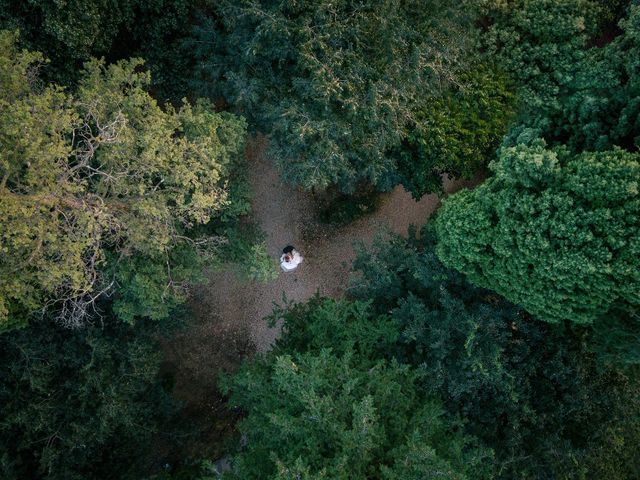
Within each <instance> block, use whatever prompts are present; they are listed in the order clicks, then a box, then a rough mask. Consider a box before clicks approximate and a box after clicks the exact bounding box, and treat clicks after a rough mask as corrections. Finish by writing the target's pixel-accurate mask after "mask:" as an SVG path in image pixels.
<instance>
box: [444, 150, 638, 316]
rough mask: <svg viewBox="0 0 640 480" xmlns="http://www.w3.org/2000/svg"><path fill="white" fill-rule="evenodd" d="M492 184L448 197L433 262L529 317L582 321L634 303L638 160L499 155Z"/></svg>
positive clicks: (607, 155)
mask: <svg viewBox="0 0 640 480" xmlns="http://www.w3.org/2000/svg"><path fill="white" fill-rule="evenodd" d="M490 168H491V169H492V170H493V172H494V173H495V176H494V177H492V178H490V179H489V180H487V181H486V182H485V183H484V184H483V185H481V186H480V187H478V188H477V189H474V190H467V191H463V192H460V193H458V194H456V195H454V196H452V197H451V198H449V199H448V200H447V201H446V202H445V204H444V206H443V208H442V210H441V211H440V212H439V215H438V218H437V219H436V228H437V232H438V239H439V243H438V250H437V251H438V256H439V257H440V258H441V259H442V261H443V262H444V263H445V264H446V265H448V266H450V267H453V268H455V269H457V270H459V271H461V272H463V273H464V274H466V275H467V276H468V278H469V280H470V281H471V282H473V283H475V284H477V285H480V286H483V287H486V288H491V289H493V290H495V291H496V292H498V293H499V294H501V295H504V296H505V298H507V299H509V300H511V301H513V302H514V303H517V304H518V305H522V306H523V307H524V308H525V309H527V311H529V312H530V313H532V314H533V315H536V316H537V317H539V318H541V319H543V320H546V321H549V322H559V321H562V320H570V321H572V322H576V323H579V324H584V323H591V322H593V321H594V320H595V319H596V318H598V317H599V316H602V315H604V314H605V313H606V312H607V311H609V310H610V309H611V308H613V307H621V308H624V307H625V306H630V307H633V306H636V307H637V306H638V305H639V304H640V297H639V296H638V292H640V263H639V260H638V259H639V258H640V256H639V255H640V235H639V230H638V228H639V225H640V221H639V215H640V197H639V190H638V179H640V157H639V156H638V155H637V154H630V153H626V152H624V151H622V150H620V149H615V150H612V151H608V152H601V153H591V152H585V153H583V154H579V155H572V154H571V153H569V152H568V151H567V150H566V149H563V148H556V149H553V150H548V149H546V148H545V145H544V142H542V141H533V142H532V144H531V145H528V146H527V145H524V144H520V145H517V146H515V147H510V148H503V149H502V150H501V152H500V155H499V159H498V161H496V162H494V163H492V164H491V165H490Z"/></svg>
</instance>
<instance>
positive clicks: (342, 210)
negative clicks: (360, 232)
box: [318, 188, 381, 226]
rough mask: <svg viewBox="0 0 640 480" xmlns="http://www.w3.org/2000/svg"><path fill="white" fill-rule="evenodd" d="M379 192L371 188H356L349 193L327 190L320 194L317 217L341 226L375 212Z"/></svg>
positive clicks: (324, 221)
mask: <svg viewBox="0 0 640 480" xmlns="http://www.w3.org/2000/svg"><path fill="white" fill-rule="evenodd" d="M380 201H381V198H380V194H379V192H376V191H375V190H373V189H371V188H361V189H357V190H355V191H354V192H353V194H351V195H346V194H343V193H339V192H335V191H331V190H328V191H326V192H324V194H323V195H322V196H321V200H320V201H319V206H318V209H319V211H318V219H319V220H320V221H321V222H322V223H326V224H329V225H334V226H342V225H347V224H349V223H352V222H354V221H356V220H358V219H359V218H362V217H363V216H365V215H368V214H370V213H373V212H375V211H376V210H377V209H378V207H379V206H380Z"/></svg>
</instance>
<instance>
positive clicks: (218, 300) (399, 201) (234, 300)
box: [194, 137, 463, 351]
mask: <svg viewBox="0 0 640 480" xmlns="http://www.w3.org/2000/svg"><path fill="white" fill-rule="evenodd" d="M264 147H265V140H264V138H263V137H258V138H257V139H255V140H253V142H252V144H250V147H249V150H248V152H249V155H248V156H249V160H250V181H251V186H252V188H253V192H254V198H253V212H254V220H255V221H256V222H257V223H258V224H259V225H260V227H261V228H262V230H263V231H264V232H265V233H266V235H267V238H266V241H267V249H268V252H269V254H271V255H273V256H274V257H279V256H280V253H281V250H282V248H283V247H284V246H285V245H288V244H291V245H294V246H296V248H297V249H298V250H299V251H300V252H301V253H302V255H303V256H304V258H305V260H304V262H303V263H302V264H301V265H300V266H299V267H298V268H297V269H296V270H295V271H293V272H291V273H286V274H285V273H282V272H281V273H280V274H279V276H278V278H277V279H276V280H274V281H271V282H269V283H266V284H264V283H262V284H261V283H256V282H246V281H242V280H240V279H238V278H237V277H236V275H235V274H234V272H233V271H231V270H228V271H223V272H219V273H215V274H212V275H211V276H210V283H209V284H208V285H207V286H205V287H203V288H201V289H199V291H197V292H196V293H195V296H194V297H195V298H197V299H198V301H200V300H202V299H206V303H207V304H208V305H209V306H210V307H209V308H208V309H207V310H208V311H209V312H212V313H213V312H215V316H216V317H217V321H222V322H223V323H224V324H226V325H227V328H233V326H234V325H235V326H238V327H240V328H242V329H243V330H246V331H247V333H248V335H249V337H250V339H251V341H252V342H253V343H254V344H255V345H256V347H257V349H258V351H266V350H268V349H269V347H270V345H271V344H272V342H273V341H274V340H275V338H276V337H277V335H278V333H279V328H278V326H276V328H268V326H267V324H266V322H265V321H263V318H264V317H265V316H267V315H269V313H271V311H272V309H273V303H274V302H281V300H282V295H283V293H285V294H286V297H287V299H289V300H293V301H296V302H302V301H305V300H307V299H309V298H310V297H312V296H313V295H314V294H315V293H316V291H318V292H320V294H321V295H324V296H331V297H340V296H342V295H343V294H344V291H345V288H346V286H347V281H348V276H349V268H350V265H351V262H352V260H353V259H354V256H355V254H354V251H353V248H352V243H353V242H354V241H356V240H363V241H365V242H370V241H371V240H372V239H373V237H374V235H375V234H376V232H377V231H379V229H380V228H381V227H382V226H383V225H386V226H388V227H390V228H391V229H392V230H393V231H395V232H397V233H401V234H406V233H407V228H408V227H409V225H411V224H414V225H418V226H420V225H423V224H424V223H425V222H426V221H427V219H428V218H429V216H430V215H431V214H432V213H433V212H434V210H435V209H436V208H437V206H438V204H439V199H438V197H437V196H436V195H428V196H425V197H423V198H422V199H421V200H420V201H419V202H416V201H414V200H413V199H412V198H411V196H410V195H409V194H408V193H407V192H405V191H404V190H403V189H402V187H397V188H396V189H395V190H393V192H391V193H389V194H387V195H385V198H384V200H383V202H382V205H381V207H380V208H379V210H378V211H377V212H375V213H374V214H372V215H370V216H368V217H366V218H363V219H361V220H359V221H356V222H354V223H352V224H350V225H348V226H346V227H343V228H339V229H327V230H326V232H325V231H323V229H322V227H320V230H319V231H316V232H315V234H314V235H312V236H311V237H312V238H313V242H314V244H313V245H311V244H308V243H307V241H306V238H308V237H309V235H304V233H305V232H304V229H306V230H308V229H309V228H314V227H310V226H311V225H313V224H314V219H313V208H312V206H311V196H310V195H309V194H305V193H302V192H299V191H297V190H295V189H293V188H291V187H289V186H287V185H285V184H283V183H282V181H281V180H280V178H279V175H278V172H277V171H276V170H275V168H274V167H273V165H272V163H271V162H270V161H269V160H268V159H266V158H265V156H264ZM462 186H463V182H449V183H448V184H447V185H446V189H447V191H453V190H456V189H459V188H461V187H462ZM201 311H202V310H201ZM203 320H205V319H203ZM211 320H212V319H211ZM205 323H208V322H207V321H206V320H205Z"/></svg>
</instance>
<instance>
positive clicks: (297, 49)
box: [200, 0, 473, 193]
mask: <svg viewBox="0 0 640 480" xmlns="http://www.w3.org/2000/svg"><path fill="white" fill-rule="evenodd" d="M467 3H468V2H463V3H462V4H461V5H456V6H452V4H451V3H450V2H444V1H440V0H433V1H430V2H428V3H427V4H425V3H424V2H415V1H411V2H397V1H392V2H388V1H379V0H363V1H358V2H337V3H336V2H334V3H327V2H324V1H320V0H305V1H303V2H296V3H295V4H289V3H278V2H250V1H242V2H239V3H237V4H232V3H231V2H229V5H227V6H226V7H225V8H223V9H222V14H221V15H220V17H221V18H223V19H224V27H225V30H226V35H225V36H224V48H225V51H226V55H227V56H226V57H225V59H221V60H219V61H217V62H215V61H212V59H211V58H208V57H204V58H202V59H201V61H202V62H203V63H204V62H206V65H211V67H210V70H213V69H215V68H216V66H218V67H220V65H223V66H224V67H223V68H219V70H221V71H220V74H221V75H222V76H223V77H224V79H225V83H226V85H227V91H228V97H229V99H230V101H231V102H232V103H233V104H234V105H236V106H237V108H239V109H240V111H241V112H242V113H243V114H246V115H250V116H251V117H252V118H255V119H256V121H257V124H258V125H259V126H260V127H263V128H266V130H267V131H268V132H269V134H270V148H271V156H272V157H273V158H274V159H276V161H277V163H278V165H279V166H280V168H281V171H282V176H283V178H284V179H285V180H287V181H289V182H291V183H294V184H296V185H300V186H302V187H303V188H306V189H320V190H322V189H325V188H327V187H329V186H332V185H337V186H338V187H339V188H340V189H341V190H342V191H344V192H347V193H350V192H352V191H353V189H354V188H355V187H356V186H357V185H358V184H360V183H362V182H368V183H370V184H372V185H375V186H376V187H377V188H379V189H381V190H386V189H389V188H390V187H392V186H393V185H395V184H396V183H398V179H397V175H396V166H395V162H394V159H393V158H392V157H391V156H390V155H388V153H389V151H390V149H391V148H393V147H396V146H398V145H399V143H400V141H401V140H402V138H403V136H404V135H405V129H406V128H407V126H408V125H410V124H411V122H412V120H413V119H415V118H416V114H417V112H418V111H419V110H420V109H421V108H422V106H423V105H424V104H425V102H427V101H429V99H431V98H434V97H437V96H438V95H440V94H441V92H442V91H443V90H444V89H445V88H446V87H444V86H446V85H449V84H450V83H451V81H453V80H454V79H455V78H456V77H457V75H458V71H459V70H460V68H461V65H462V64H463V63H464V62H465V61H466V60H465V58H466V56H467V50H468V46H469V45H468V44H469V43H470V36H471V34H470V32H472V31H473V29H472V28H471V20H472V17H473V14H472V13H473V9H472V8H465V7H466V6H467ZM206 31H208V32H209V34H210V35H211V36H212V37H213V38H207V39H208V40H209V41H210V42H213V43H216V42H218V41H219V40H218V38H217V36H216V30H215V28H213V26H211V25H210V26H209V28H208V29H207V30H206ZM463 31H464V32H465V34H462V32H463ZM200 35H206V33H205V31H202V32H200ZM204 54H206V55H210V54H211V52H209V51H205V52H204ZM212 64H213V65H212ZM210 75H211V76H214V74H210Z"/></svg>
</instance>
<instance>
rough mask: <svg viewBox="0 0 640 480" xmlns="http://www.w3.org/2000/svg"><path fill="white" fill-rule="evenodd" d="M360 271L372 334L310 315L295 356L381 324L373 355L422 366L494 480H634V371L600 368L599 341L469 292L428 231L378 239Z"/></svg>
mask: <svg viewBox="0 0 640 480" xmlns="http://www.w3.org/2000/svg"><path fill="white" fill-rule="evenodd" d="M355 267H356V268H357V269H358V271H359V274H360V275H359V276H358V277H357V278H356V280H355V281H354V285H353V289H352V294H353V295H354V296H355V297H356V298H358V299H367V300H368V301H369V302H372V303H371V305H370V307H369V310H368V311H369V318H370V319H371V320H370V322H371V323H372V326H371V327H370V329H369V330H364V329H362V328H361V327H360V326H359V324H354V323H353V322H345V325H344V326H343V327H341V326H340V325H339V324H338V322H335V323H333V324H332V323H329V325H328V327H327V329H326V334H324V333H323V332H324V331H325V330H322V329H319V322H318V321H317V319H319V317H318V315H315V314H308V315H306V316H305V317H304V318H303V319H298V323H297V324H295V327H296V329H302V330H304V331H307V332H308V334H309V336H308V337H306V338H307V339H308V340H304V338H305V337H302V336H301V334H299V333H298V334H297V337H298V338H302V339H303V341H302V342H299V343H297V344H296V345H295V348H297V349H300V348H301V347H299V346H298V345H299V344H300V343H303V344H304V343H306V344H307V345H308V346H307V348H309V346H311V345H320V344H322V345H325V346H328V345H336V347H335V348H340V345H342V344H344V343H345V340H344V339H343V337H344V336H345V335H346V336H350V339H351V340H350V341H351V342H359V341H360V339H369V338H376V336H375V335H371V334H370V333H369V332H370V331H372V330H373V331H376V328H375V327H373V325H378V324H379V323H380V322H382V325H384V330H385V332H384V333H382V335H381V336H382V337H384V338H385V339H388V341H387V343H386V344H380V348H377V347H376V346H375V342H372V341H371V340H368V341H367V343H366V347H365V348H366V350H367V351H371V352H375V353H374V355H375V356H376V357H377V356H379V355H381V354H382V355H384V356H385V357H386V358H389V357H391V358H395V359H398V360H400V361H402V362H403V363H408V364H411V365H417V366H419V368H420V370H421V371H422V372H423V374H424V375H423V377H422V378H423V383H422V388H424V389H426V391H428V392H430V394H432V395H433V394H438V395H439V396H440V397H441V398H442V399H443V402H444V406H445V409H446V410H447V411H448V412H449V414H450V415H452V416H453V418H458V417H462V418H463V419H464V420H465V426H466V432H467V433H468V434H470V435H474V436H476V437H478V438H480V439H481V440H482V441H483V442H484V443H485V445H487V446H488V447H490V448H492V449H493V451H494V452H495V457H496V461H495V463H494V474H495V476H496V477H497V478H505V479H514V478H523V479H524V478H601V479H608V478H621V479H622V478H628V479H631V478H635V473H634V472H637V471H638V470H637V469H638V463H637V460H631V459H632V458H633V457H634V455H635V454H634V452H635V450H636V446H637V444H638V443H637V441H638V435H640V425H639V424H638V419H639V418H640V416H639V415H640V404H639V403H638V398H637V396H638V389H639V388H640V382H639V381H638V375H637V373H638V372H637V370H636V371H635V372H634V370H633V369H631V370H630V371H629V372H627V373H622V372H618V371H616V370H613V369H611V368H604V369H601V370H599V369H597V366H596V364H595V362H594V361H593V358H592V355H591V354H590V352H589V349H590V344H591V343H592V341H593V335H592V332H590V331H589V330H585V329H583V328H578V327H573V328H569V327H566V326H555V325H550V324H547V323H545V322H540V321H538V320H536V319H533V318H531V317H530V316H529V315H527V314H526V313H525V312H523V311H522V310H521V309H520V308H518V307H516V306H514V305H511V304H509V303H508V302H506V301H505V300H503V299H501V298H500V297H498V296H497V295H496V294H495V293H493V292H490V291H487V290H483V289H478V288H475V287H473V286H472V285H470V284H469V283H468V282H467V281H466V280H465V278H464V277H463V276H462V275H461V274H460V273H458V272H456V271H454V270H449V269H447V268H445V267H444V266H443V265H442V263H440V261H439V260H438V257H437V256H436V253H435V245H434V238H433V236H432V234H431V233H430V232H429V231H428V230H423V232H422V237H421V238H420V239H417V238H416V236H415V233H410V236H409V238H408V239H404V238H400V237H396V236H392V237H391V238H390V239H388V240H387V241H385V242H382V241H377V242H376V243H375V244H374V248H373V249H370V250H368V251H365V250H362V251H361V253H360V255H359V257H358V260H357V261H356V264H355ZM371 308H373V310H371ZM286 318H287V319H286V323H285V325H287V324H288V322H289V320H288V317H286ZM325 318H326V316H325ZM394 330H395V332H396V333H395V334H389V333H387V332H388V331H394ZM336 331H337V332H339V333H335V332H336ZM380 331H382V329H380ZM286 336H289V333H288V332H287V333H286ZM389 343H391V345H389ZM605 451H608V452H609V453H610V454H611V457H609V458H605V455H604V452H605Z"/></svg>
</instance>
